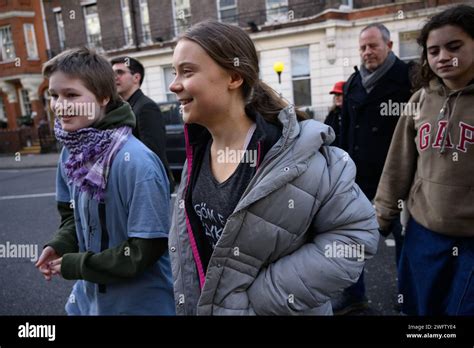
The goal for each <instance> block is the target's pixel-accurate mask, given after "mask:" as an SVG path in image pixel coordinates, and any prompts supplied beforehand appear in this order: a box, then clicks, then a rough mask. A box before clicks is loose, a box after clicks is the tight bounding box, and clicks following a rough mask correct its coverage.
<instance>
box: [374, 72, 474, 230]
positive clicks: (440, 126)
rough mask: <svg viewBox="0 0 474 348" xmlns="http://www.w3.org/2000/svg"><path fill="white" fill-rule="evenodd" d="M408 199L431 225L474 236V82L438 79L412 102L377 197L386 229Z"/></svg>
mask: <svg viewBox="0 0 474 348" xmlns="http://www.w3.org/2000/svg"><path fill="white" fill-rule="evenodd" d="M446 130H447V132H446ZM403 200H406V201H407V207H408V210H409V212H410V214H411V216H412V217H413V218H414V219H415V220H416V221H417V222H418V223H420V224H421V225H423V226H425V227H426V228H428V229H430V230H432V231H435V232H438V233H441V234H445V235H450V236H470V237H472V236H474V84H473V83H471V84H470V85H468V86H467V87H465V88H463V89H461V90H457V91H451V90H449V89H448V88H447V87H445V86H444V85H443V84H441V83H440V82H438V81H437V80H433V81H432V82H431V83H430V87H429V88H423V89H421V90H419V91H417V92H416V93H415V94H414V95H413V96H412V97H411V99H410V101H409V104H408V105H406V107H405V109H404V114H403V116H402V117H401V118H400V120H399V122H398V125H397V128H396V130H395V133H394V135H393V139H392V143H391V145H390V150H389V154H388V157H387V160H386V162H385V166H384V170H383V174H382V177H381V179H380V183H379V186H378V190H377V194H376V197H375V206H376V211H377V218H378V222H379V224H380V227H381V228H382V229H387V228H388V226H389V225H390V222H391V221H392V220H393V218H394V217H395V216H396V215H397V214H398V213H399V211H400V209H401V207H402V201H403Z"/></svg>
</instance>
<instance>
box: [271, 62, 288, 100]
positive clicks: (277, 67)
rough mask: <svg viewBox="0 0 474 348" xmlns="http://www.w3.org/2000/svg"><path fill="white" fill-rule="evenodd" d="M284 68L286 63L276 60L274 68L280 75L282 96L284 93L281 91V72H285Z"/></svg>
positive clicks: (279, 82) (279, 81)
mask: <svg viewBox="0 0 474 348" xmlns="http://www.w3.org/2000/svg"><path fill="white" fill-rule="evenodd" d="M283 69H285V64H283V62H276V63H275V64H273V70H274V71H275V72H276V73H277V75H278V84H279V86H280V97H281V96H282V93H281V73H282V72H283Z"/></svg>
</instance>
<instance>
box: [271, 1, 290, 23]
mask: <svg viewBox="0 0 474 348" xmlns="http://www.w3.org/2000/svg"><path fill="white" fill-rule="evenodd" d="M266 8H267V22H281V21H285V20H287V19H288V0H266Z"/></svg>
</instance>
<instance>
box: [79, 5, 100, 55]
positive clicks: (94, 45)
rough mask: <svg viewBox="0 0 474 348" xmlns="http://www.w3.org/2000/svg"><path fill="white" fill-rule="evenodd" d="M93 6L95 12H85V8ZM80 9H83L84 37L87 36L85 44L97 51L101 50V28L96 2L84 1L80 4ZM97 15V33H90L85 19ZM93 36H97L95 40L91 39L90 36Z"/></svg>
mask: <svg viewBox="0 0 474 348" xmlns="http://www.w3.org/2000/svg"><path fill="white" fill-rule="evenodd" d="M93 6H95V7H96V9H97V12H96V13H94V14H87V8H90V7H93ZM82 11H83V14H84V23H85V27H86V37H87V44H88V45H89V46H90V47H91V48H94V49H96V50H98V51H101V50H102V45H103V44H102V28H101V26H100V16H99V8H98V7H97V2H88V3H85V4H82ZM93 16H94V17H97V21H98V23H99V33H98V34H91V33H90V29H89V26H88V25H87V20H88V19H89V18H91V17H93ZM93 36H97V37H98V39H97V40H94V41H92V39H91V38H92V37H93Z"/></svg>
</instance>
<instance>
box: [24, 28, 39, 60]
mask: <svg viewBox="0 0 474 348" xmlns="http://www.w3.org/2000/svg"><path fill="white" fill-rule="evenodd" d="M28 31H31V32H30V33H28ZM28 34H29V35H31V36H30V38H31V39H32V41H30V40H29V39H30V38H29V37H28ZM23 35H24V38H25V47H26V54H27V56H28V59H30V60H39V52H38V44H37V42H36V32H35V25H34V24H33V23H23Z"/></svg>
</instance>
